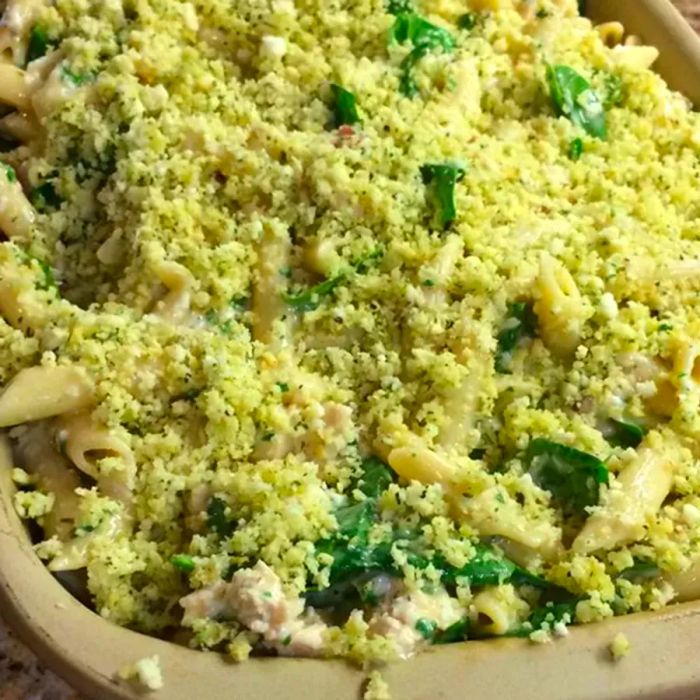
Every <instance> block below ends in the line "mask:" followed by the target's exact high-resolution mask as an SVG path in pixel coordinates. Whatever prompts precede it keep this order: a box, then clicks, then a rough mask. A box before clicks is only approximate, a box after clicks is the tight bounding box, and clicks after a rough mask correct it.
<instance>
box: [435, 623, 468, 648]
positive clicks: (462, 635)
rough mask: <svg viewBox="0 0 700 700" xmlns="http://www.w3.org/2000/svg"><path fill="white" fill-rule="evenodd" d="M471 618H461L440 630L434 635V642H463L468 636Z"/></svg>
mask: <svg viewBox="0 0 700 700" xmlns="http://www.w3.org/2000/svg"><path fill="white" fill-rule="evenodd" d="M468 631H469V620H468V619H467V618H465V619H464V620H459V621H458V622H455V623H454V624H452V625H450V626H449V627H448V628H446V629H444V630H438V631H437V632H436V633H435V635H434V636H433V644H453V643H454V642H462V641H464V640H465V639H466V638H467V632H468Z"/></svg>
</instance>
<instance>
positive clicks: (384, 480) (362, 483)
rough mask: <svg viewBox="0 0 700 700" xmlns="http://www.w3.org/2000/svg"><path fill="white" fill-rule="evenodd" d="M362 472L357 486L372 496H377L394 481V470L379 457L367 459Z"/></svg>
mask: <svg viewBox="0 0 700 700" xmlns="http://www.w3.org/2000/svg"><path fill="white" fill-rule="evenodd" d="M362 472H363V473H362V476H361V477H360V479H359V481H358V484H357V487H358V488H359V489H360V491H362V493H364V494H365V496H369V497H370V498H377V496H379V495H380V494H381V493H382V492H384V491H386V489H387V488H388V486H389V484H391V483H392V482H393V481H394V472H392V471H391V469H390V468H389V467H388V466H387V465H386V464H384V462H382V460H381V459H379V457H368V458H367V459H365V460H364V461H363V462H362Z"/></svg>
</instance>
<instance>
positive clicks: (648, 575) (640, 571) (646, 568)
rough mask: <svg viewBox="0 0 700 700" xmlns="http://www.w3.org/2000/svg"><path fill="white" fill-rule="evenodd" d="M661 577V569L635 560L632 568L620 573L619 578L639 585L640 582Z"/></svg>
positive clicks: (641, 560) (642, 560)
mask: <svg viewBox="0 0 700 700" xmlns="http://www.w3.org/2000/svg"><path fill="white" fill-rule="evenodd" d="M659 576H661V569H659V567H658V566H657V565H656V564H653V563H652V562H650V561H645V560H644V559H635V561H634V564H633V565H632V566H628V567H627V568H626V569H625V570H624V571H621V572H620V578H624V579H627V580H628V581H633V582H634V583H639V582H640V581H648V580H651V579H655V578H658V577H659Z"/></svg>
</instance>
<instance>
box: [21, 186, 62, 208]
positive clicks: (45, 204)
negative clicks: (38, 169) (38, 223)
mask: <svg viewBox="0 0 700 700" xmlns="http://www.w3.org/2000/svg"><path fill="white" fill-rule="evenodd" d="M29 201H30V202H31V203H32V204H33V205H34V207H35V208H36V209H37V210H38V211H42V212H44V211H47V210H49V209H58V208H59V207H60V206H61V203H62V202H63V198H62V197H61V196H60V195H59V194H58V193H57V192H56V188H55V187H54V185H53V183H52V182H44V183H42V184H41V185H39V186H38V187H35V188H34V189H33V190H32V191H31V192H30V193H29Z"/></svg>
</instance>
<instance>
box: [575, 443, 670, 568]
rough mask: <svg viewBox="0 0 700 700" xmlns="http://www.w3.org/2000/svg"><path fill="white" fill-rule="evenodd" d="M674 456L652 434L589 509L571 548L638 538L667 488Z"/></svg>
mask: <svg viewBox="0 0 700 700" xmlns="http://www.w3.org/2000/svg"><path fill="white" fill-rule="evenodd" d="M677 459H678V456H677V454H676V452H675V450H674V449H673V448H672V446H671V447H669V446H665V445H664V442H663V441H662V440H659V439H658V436H656V437H655V438H654V439H653V440H652V444H649V443H647V444H646V445H645V446H643V447H641V448H640V450H639V454H638V455H637V457H636V458H635V460H634V461H633V462H632V463H631V464H630V465H629V466H627V467H625V468H624V469H623V470H622V472H620V474H619V475H618V477H617V481H616V485H615V486H613V487H612V488H611V489H610V490H609V491H608V495H607V501H606V502H605V503H604V504H603V505H602V506H600V508H599V509H598V510H596V511H595V512H593V513H592V514H591V516H590V517H589V518H588V520H587V521H586V524H585V525H584V527H583V529H582V530H581V532H580V533H579V534H578V536H577V537H576V539H575V540H574V543H573V545H572V549H573V550H574V551H575V552H579V553H582V554H589V553H591V552H595V551H597V550H601V549H606V550H607V549H614V548H615V547H619V546H621V545H625V544H629V543H630V542H635V541H636V540H640V539H641V538H642V537H643V536H644V531H645V525H646V522H647V518H649V517H652V516H654V515H656V513H657V512H658V510H659V508H660V507H661V504H662V503H663V501H664V499H665V498H666V496H668V494H669V491H670V490H671V481H672V478H673V470H674V466H675V463H676V460H677Z"/></svg>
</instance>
